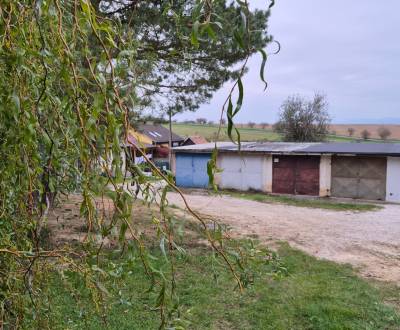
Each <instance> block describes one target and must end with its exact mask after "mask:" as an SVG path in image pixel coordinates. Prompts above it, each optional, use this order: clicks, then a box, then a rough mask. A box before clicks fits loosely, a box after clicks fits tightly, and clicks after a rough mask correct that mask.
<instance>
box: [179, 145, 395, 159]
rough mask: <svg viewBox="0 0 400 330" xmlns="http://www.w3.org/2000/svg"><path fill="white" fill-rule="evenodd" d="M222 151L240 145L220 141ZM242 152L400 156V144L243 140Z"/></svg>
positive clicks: (205, 147)
mask: <svg viewBox="0 0 400 330" xmlns="http://www.w3.org/2000/svg"><path fill="white" fill-rule="evenodd" d="M214 147H215V143H206V144H198V145H191V146H184V147H177V148H174V152H177V153H179V152H190V151H193V152H210V151H212V150H213V149H214ZM217 148H218V150H219V151H221V152H230V151H238V146H237V145H236V144H234V143H232V142H218V143H217ZM241 151H242V152H261V153H285V154H286V153H287V154H290V153H293V154H357V155H363V154H364V155H388V156H400V144H397V143H352V142H328V143H319V142H317V143H294V142H291V143H289V142H243V143H242V144H241Z"/></svg>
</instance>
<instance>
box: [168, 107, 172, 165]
mask: <svg viewBox="0 0 400 330" xmlns="http://www.w3.org/2000/svg"><path fill="white" fill-rule="evenodd" d="M168 117H169V118H168V119H169V152H168V162H169V170H171V162H172V111H171V110H169V111H168Z"/></svg>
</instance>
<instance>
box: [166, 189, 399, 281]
mask: <svg viewBox="0 0 400 330" xmlns="http://www.w3.org/2000/svg"><path fill="white" fill-rule="evenodd" d="M187 199H188V201H189V203H190V205H191V206H192V207H193V208H194V209H195V210H196V211H198V212H200V213H202V214H207V215H210V216H212V217H214V218H217V219H219V220H220V221H221V222H223V223H225V224H228V225H230V226H231V227H232V229H233V231H234V232H236V233H240V234H241V235H257V236H258V237H259V239H260V240H262V241H269V240H284V241H287V242H289V243H290V245H291V246H293V247H296V248H298V249H300V250H303V251H305V252H307V253H309V254H312V255H314V256H316V257H318V258H324V259H328V260H332V261H336V262H340V263H350V264H352V265H353V266H355V267H357V268H359V269H360V272H361V274H362V275H363V276H365V277H372V278H376V279H379V280H385V281H393V282H396V283H397V284H399V285H400V205H385V206H384V209H382V210H379V211H373V212H362V213H355V212H348V211H330V210H323V209H311V208H301V207H295V206H287V205H280V204H265V203H260V202H255V201H249V200H243V199H238V198H233V197H228V196H209V195H194V194H191V195H187ZM168 200H169V202H170V203H173V204H175V205H177V206H179V207H182V208H183V207H184V204H183V202H182V200H181V199H180V197H179V196H178V195H177V194H175V193H169V194H168Z"/></svg>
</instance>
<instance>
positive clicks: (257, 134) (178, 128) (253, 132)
mask: <svg viewBox="0 0 400 330" xmlns="http://www.w3.org/2000/svg"><path fill="white" fill-rule="evenodd" d="M172 131H173V132H174V133H176V134H178V135H180V136H183V137H185V136H192V135H200V136H203V137H204V138H206V139H207V140H208V141H215V139H216V137H217V132H218V126H216V125H196V124H173V125H172ZM239 132H240V138H241V140H242V141H279V140H280V139H281V137H280V135H279V134H277V133H275V132H273V131H272V129H268V128H266V129H262V128H239ZM218 141H229V137H228V134H227V132H226V127H222V129H221V133H220V135H219V138H218Z"/></svg>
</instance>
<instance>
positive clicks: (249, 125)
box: [247, 121, 256, 128]
mask: <svg viewBox="0 0 400 330" xmlns="http://www.w3.org/2000/svg"><path fill="white" fill-rule="evenodd" d="M247 126H248V127H250V128H254V126H256V123H254V122H252V121H249V122H248V123H247Z"/></svg>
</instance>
